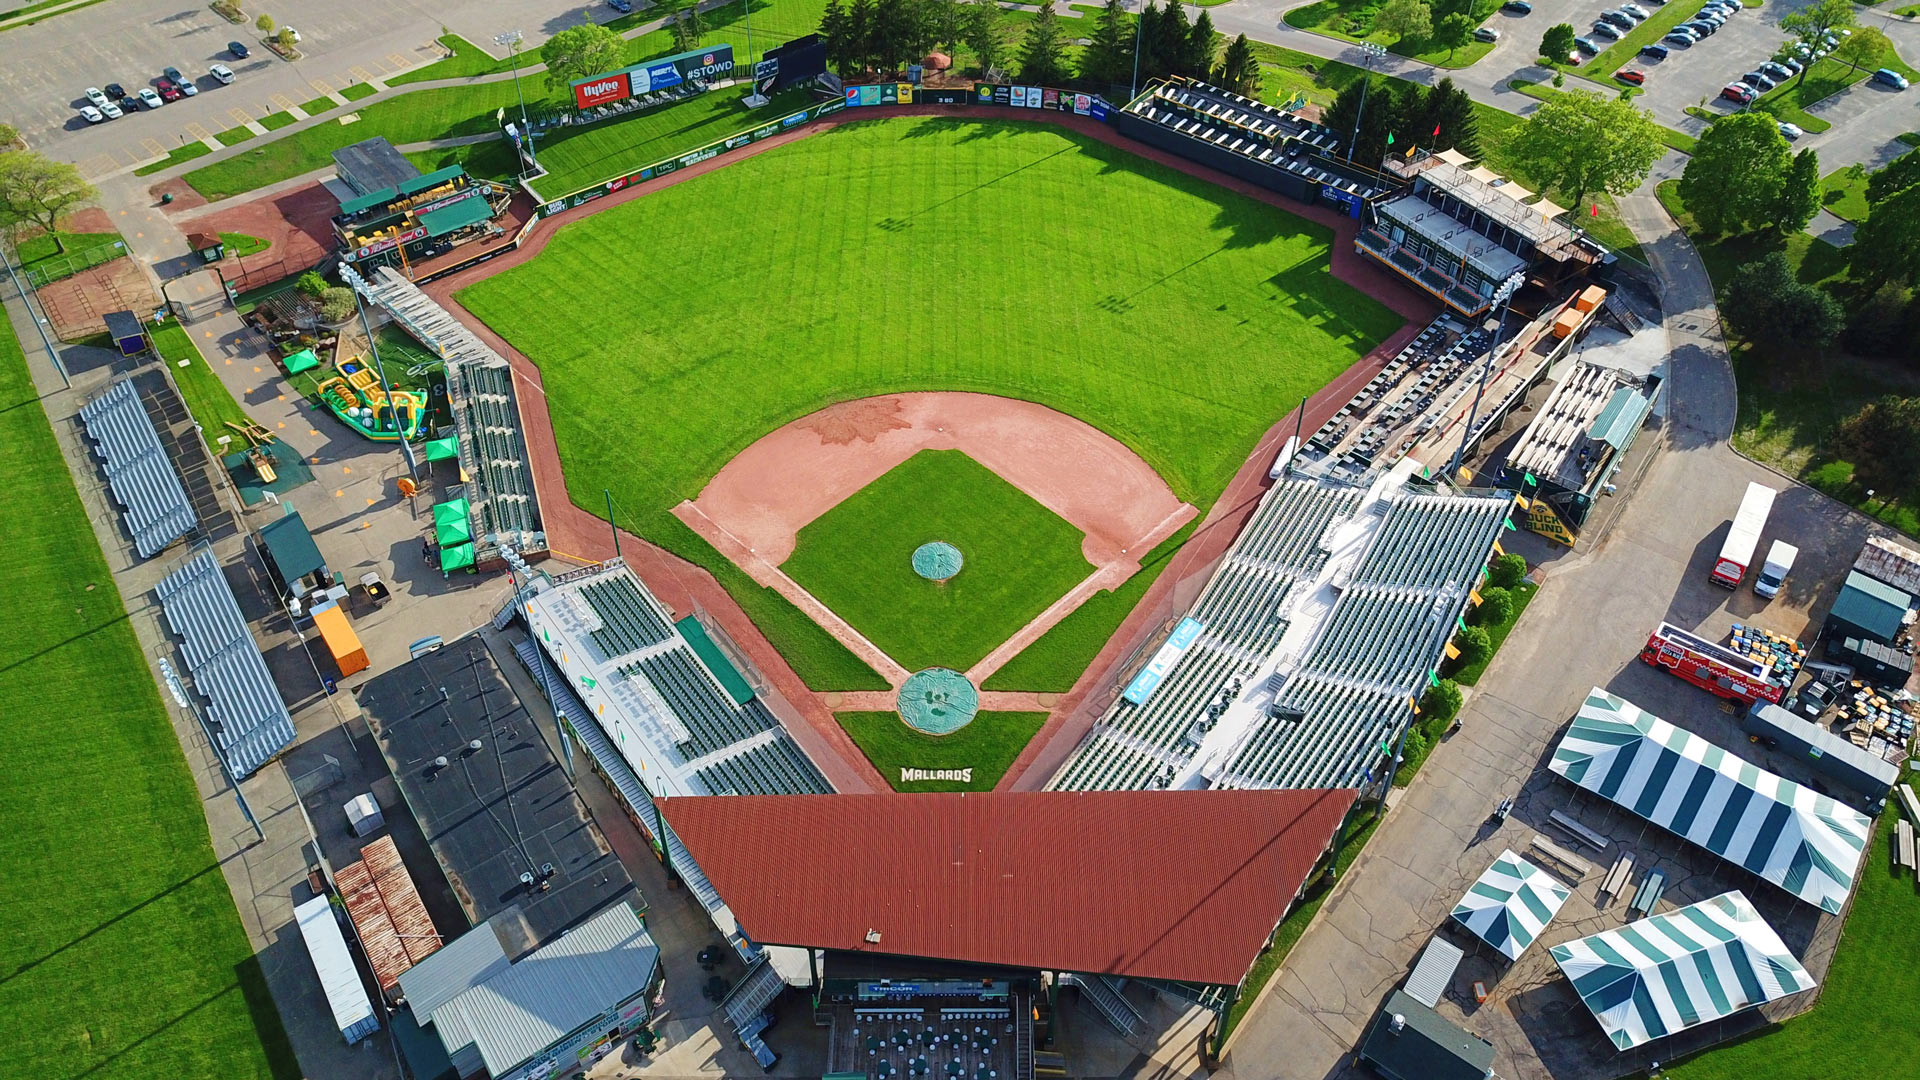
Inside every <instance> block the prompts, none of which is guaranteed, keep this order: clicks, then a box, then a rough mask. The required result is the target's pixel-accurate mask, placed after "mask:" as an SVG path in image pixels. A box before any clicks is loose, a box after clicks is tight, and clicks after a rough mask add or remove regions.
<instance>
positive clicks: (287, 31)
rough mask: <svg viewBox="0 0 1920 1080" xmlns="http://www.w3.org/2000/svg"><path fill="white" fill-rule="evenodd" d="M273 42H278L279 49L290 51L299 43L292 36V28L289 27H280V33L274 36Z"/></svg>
mask: <svg viewBox="0 0 1920 1080" xmlns="http://www.w3.org/2000/svg"><path fill="white" fill-rule="evenodd" d="M274 40H275V41H278V42H279V43H280V47H281V48H283V49H291V48H293V47H294V45H295V44H296V43H298V41H299V39H298V38H296V37H294V36H293V27H291V26H283V27H281V28H280V32H279V33H278V34H275V35H274Z"/></svg>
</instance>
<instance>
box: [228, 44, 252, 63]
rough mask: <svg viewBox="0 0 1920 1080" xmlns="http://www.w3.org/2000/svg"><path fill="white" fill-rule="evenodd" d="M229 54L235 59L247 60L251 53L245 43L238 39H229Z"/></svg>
mask: <svg viewBox="0 0 1920 1080" xmlns="http://www.w3.org/2000/svg"><path fill="white" fill-rule="evenodd" d="M227 55H229V56H231V57H233V58H234V59H235V60H245V59H246V58H247V56H248V55H249V51H248V49H247V47H246V46H245V45H242V44H241V43H239V42H237V41H229V42H227Z"/></svg>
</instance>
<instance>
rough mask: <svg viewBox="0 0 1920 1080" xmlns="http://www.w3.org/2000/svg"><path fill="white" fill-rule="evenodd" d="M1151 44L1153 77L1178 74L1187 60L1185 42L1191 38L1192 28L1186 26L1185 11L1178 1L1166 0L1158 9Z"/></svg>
mask: <svg viewBox="0 0 1920 1080" xmlns="http://www.w3.org/2000/svg"><path fill="white" fill-rule="evenodd" d="M1154 29H1155V30H1156V31H1158V33H1157V35H1156V37H1155V40H1154V43H1153V60H1154V70H1153V73H1154V74H1155V75H1161V76H1165V75H1175V74H1178V73H1180V71H1182V70H1183V69H1184V68H1185V66H1186V60H1187V41H1188V39H1189V38H1191V37H1192V36H1193V28H1192V27H1191V26H1189V25H1187V9H1186V8H1183V7H1181V6H1180V4H1179V0H1167V3H1166V6H1165V7H1163V8H1161V9H1160V24H1159V25H1158V26H1156V27H1155V28H1154Z"/></svg>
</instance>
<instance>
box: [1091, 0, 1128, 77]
mask: <svg viewBox="0 0 1920 1080" xmlns="http://www.w3.org/2000/svg"><path fill="white" fill-rule="evenodd" d="M1080 77H1081V78H1082V79H1085V80H1086V81H1088V82H1090V83H1094V84H1095V85H1097V86H1099V87H1101V88H1102V89H1105V88H1106V87H1107V86H1109V85H1112V84H1114V83H1123V82H1126V81H1128V80H1129V79H1131V78H1133V27H1131V26H1129V25H1127V13H1126V9H1125V8H1122V7H1121V6H1120V0H1107V6H1106V7H1104V8H1101V9H1100V14H1098V15H1096V16H1094V19H1093V37H1092V38H1091V39H1090V43H1089V44H1088V45H1087V47H1086V49H1085V50H1084V51H1083V52H1081V54H1080Z"/></svg>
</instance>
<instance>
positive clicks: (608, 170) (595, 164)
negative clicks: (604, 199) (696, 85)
mask: <svg viewBox="0 0 1920 1080" xmlns="http://www.w3.org/2000/svg"><path fill="white" fill-rule="evenodd" d="M812 100H813V94H812V92H811V91H808V90H805V89H797V90H788V91H786V92H785V93H782V94H779V95H778V96H776V97H775V98H774V99H773V101H772V103H771V104H769V105H767V106H765V107H764V108H759V109H748V108H746V107H745V106H744V105H741V104H740V95H739V94H737V93H731V92H728V91H718V92H715V93H709V94H702V95H700V96H699V97H696V98H693V99H691V100H689V101H683V102H680V103H678V104H675V105H669V106H667V107H666V108H662V109H655V110H653V111H652V112H645V113H639V114H637V115H634V116H628V117H623V118H621V119H618V120H608V121H605V122H603V123H599V124H593V125H589V126H587V127H582V128H576V129H568V130H567V131H565V132H564V133H563V134H558V135H550V136H548V137H546V138H542V139H539V140H536V142H535V146H534V154H535V156H537V157H538V158H539V159H540V164H541V165H543V166H545V167H546V170H547V175H546V176H543V177H541V178H540V179H539V180H538V181H536V182H535V183H534V186H535V187H536V188H537V189H538V190H539V192H540V194H541V196H542V197H543V198H545V199H549V200H551V199H557V198H559V197H561V196H563V195H571V194H572V193H574V192H576V191H579V190H581V189H582V188H589V187H593V186H594V185H596V184H600V183H604V182H605V181H608V180H611V179H613V178H614V177H616V176H625V175H626V174H628V173H630V172H636V171H638V170H640V169H642V168H644V167H646V166H648V165H652V164H653V163H655V162H657V161H661V160H663V159H666V158H670V157H673V156H674V155H676V154H682V153H685V152H687V151H689V150H693V149H696V148H698V147H702V146H705V145H706V144H708V143H711V142H718V141H720V140H721V139H724V138H726V137H727V136H729V135H737V134H739V133H740V132H742V131H745V130H747V129H748V128H751V127H754V126H756V125H759V124H764V123H766V122H767V121H769V120H778V119H779V118H780V117H782V116H785V115H787V114H788V113H792V112H797V111H799V110H801V109H804V108H806V107H807V104H808V103H809V102H811V101H812Z"/></svg>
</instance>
